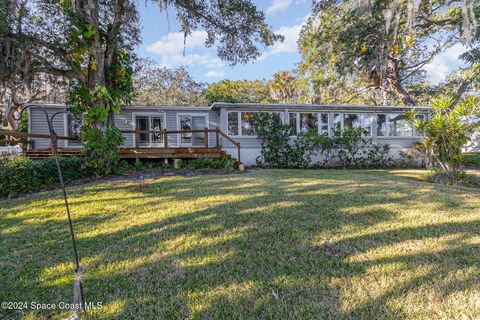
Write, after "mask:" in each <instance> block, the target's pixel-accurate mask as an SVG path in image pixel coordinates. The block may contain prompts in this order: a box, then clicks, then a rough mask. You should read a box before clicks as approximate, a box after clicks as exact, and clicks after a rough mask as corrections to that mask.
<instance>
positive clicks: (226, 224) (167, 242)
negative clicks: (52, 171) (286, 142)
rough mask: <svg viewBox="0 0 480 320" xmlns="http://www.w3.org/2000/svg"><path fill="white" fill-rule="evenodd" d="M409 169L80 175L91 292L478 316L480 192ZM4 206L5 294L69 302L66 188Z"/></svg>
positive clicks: (123, 306) (83, 251) (123, 298)
mask: <svg viewBox="0 0 480 320" xmlns="http://www.w3.org/2000/svg"><path fill="white" fill-rule="evenodd" d="M406 175H409V172H401V171H396V172H388V171H342V170H338V171H336V170H261V171H253V172H249V173H245V174H232V175H221V176H196V177H183V176H170V177H162V178H154V179H146V180H136V181H127V180H125V181H123V180H122V181H111V182H105V183H99V184H89V185H85V186H79V187H71V188H69V190H68V191H69V193H70V199H71V210H72V214H73V217H74V220H75V221H74V225H75V228H76V232H77V237H78V249H79V254H80V256H81V264H82V265H83V266H85V269H86V270H85V276H84V280H85V282H84V287H85V297H86V300H87V301H93V302H101V303H102V304H103V308H101V309H97V310H95V311H94V312H92V313H91V315H93V314H95V315H96V316H98V319H114V318H118V319H186V318H193V319H329V318H336V319H338V318H340V319H341V318H359V319H373V318H377V319H378V318H407V319H418V318H425V319H426V318H429V319H441V318H444V319H455V318H456V319H470V318H479V317H480V289H479V288H480V277H479V274H480V191H479V190H478V189H477V190H475V189H469V188H462V187H448V186H441V185H435V184H429V183H425V182H422V181H415V180H412V179H408V178H405V177H404V176H406ZM414 175H415V173H414ZM0 219H1V220H0V222H1V223H0V301H27V302H31V301H36V302H37V303H38V302H41V303H59V302H61V301H64V302H71V301H72V292H73V289H72V288H73V275H72V270H73V263H72V262H71V256H72V253H71V246H70V238H69V234H68V225H67V220H66V218H65V214H64V211H63V207H62V199H61V192H60V191H59V190H57V191H52V192H45V193H39V194H36V195H30V196H26V197H23V198H19V199H11V200H3V201H0ZM2 315H3V316H4V317H14V316H15V315H16V313H14V312H13V311H6V310H0V319H1V318H2ZM24 315H25V316H26V318H36V317H42V319H43V318H44V317H45V316H47V315H52V316H53V318H54V319H56V318H62V317H65V316H68V312H65V311H62V310H50V311H37V312H35V311H32V310H27V311H24Z"/></svg>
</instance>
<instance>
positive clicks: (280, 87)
mask: <svg viewBox="0 0 480 320" xmlns="http://www.w3.org/2000/svg"><path fill="white" fill-rule="evenodd" d="M295 85H296V81H295V77H294V76H293V74H292V73H291V72H290V71H279V72H277V73H275V74H274V75H273V80H271V81H269V82H268V88H269V89H270V96H271V97H272V99H273V100H275V101H278V102H280V103H288V102H293V100H294V99H296V90H295Z"/></svg>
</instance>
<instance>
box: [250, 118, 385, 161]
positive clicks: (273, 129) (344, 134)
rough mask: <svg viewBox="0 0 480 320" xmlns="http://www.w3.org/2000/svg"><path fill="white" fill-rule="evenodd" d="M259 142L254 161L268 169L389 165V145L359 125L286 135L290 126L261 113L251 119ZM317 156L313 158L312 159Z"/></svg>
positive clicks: (288, 133)
mask: <svg viewBox="0 0 480 320" xmlns="http://www.w3.org/2000/svg"><path fill="white" fill-rule="evenodd" d="M254 123H255V131H256V134H257V136H258V138H259V139H260V141H261V155H260V156H259V157H258V158H257V164H258V165H259V166H263V167H272V168H308V167H343V168H383V167H388V166H391V165H392V164H393V160H392V158H391V157H390V156H389V151H390V146H389V145H388V144H385V145H377V144H375V143H373V140H372V139H371V138H367V137H366V135H365V134H364V132H363V131H362V129H361V128H353V129H346V130H340V128H336V129H335V130H334V134H333V135H332V136H328V135H326V134H317V133H314V132H307V133H298V134H297V136H296V137H295V138H292V137H291V135H290V130H291V129H290V126H289V125H288V124H283V123H282V122H281V120H280V118H279V117H278V116H276V115H275V114H270V113H262V114H260V115H258V116H257V118H256V119H255V122H254ZM313 159H317V160H313Z"/></svg>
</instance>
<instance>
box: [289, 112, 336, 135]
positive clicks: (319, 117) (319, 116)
mask: <svg viewBox="0 0 480 320" xmlns="http://www.w3.org/2000/svg"><path fill="white" fill-rule="evenodd" d="M291 113H293V114H295V118H296V126H297V130H296V131H297V134H298V133H299V132H300V114H302V113H311V114H316V115H317V134H322V133H321V130H322V114H326V115H327V127H328V129H327V135H330V112H328V111H324V112H322V111H313V112H312V111H290V110H288V111H287V119H288V125H290V114H291ZM290 137H292V138H296V137H297V135H291V136H290Z"/></svg>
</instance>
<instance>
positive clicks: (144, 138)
mask: <svg viewBox="0 0 480 320" xmlns="http://www.w3.org/2000/svg"><path fill="white" fill-rule="evenodd" d="M163 129H164V125H163V116H149V115H142V116H135V130H138V131H162V130H163ZM137 137H138V142H139V144H140V145H143V146H145V145H148V146H151V145H152V144H160V143H163V134H162V133H160V132H159V133H140V134H138V135H137Z"/></svg>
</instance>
